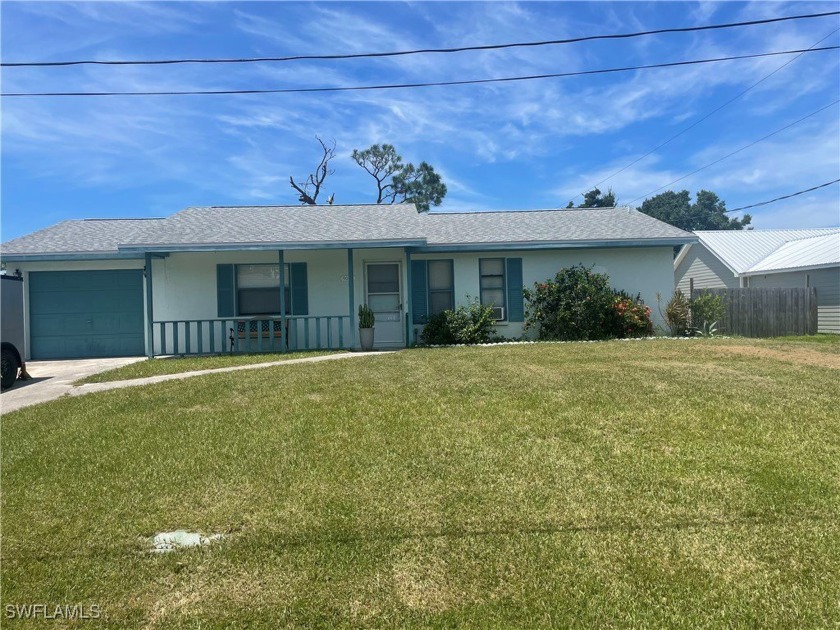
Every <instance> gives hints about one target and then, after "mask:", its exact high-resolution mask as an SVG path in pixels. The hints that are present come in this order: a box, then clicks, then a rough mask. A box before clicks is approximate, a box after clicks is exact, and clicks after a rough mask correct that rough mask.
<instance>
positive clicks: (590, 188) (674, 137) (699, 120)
mask: <svg viewBox="0 0 840 630" xmlns="http://www.w3.org/2000/svg"><path fill="white" fill-rule="evenodd" d="M837 31H840V28H836V29H834V30H833V31H831V32H830V33H829V34H828V35H826V36H825V37H823V38H822V39H820V40H819V41H817V42H814V44H812V45H811V48H809V49H808V50H811V49H813V48H816V46H818V45H819V44H821V43H822V42H824V41H825V40H827V39H828V38H829V37H831V36H832V35H834V34H835V33H836V32H837ZM804 54H805V53H804V52H801V53H799V54H798V55H796V57H794V58H793V59H790V60H788V61H786V62H785V63H783V64H782V65H781V66H779V67H778V68H776V69H775V70H773V72H771V73H770V74H768V75H765V76H764V77H762V78H761V79H759V80H758V81H756V82H755V83H753V84H752V85H751V86H749V87H748V88H747V89H746V90H744V91H743V92H740V93H739V94H736V95H735V96H734V97H732V98H731V99H729V100H728V101H726V102H725V103H724V104H723V105H721V106H720V107H717V108H716V109H713V110H712V111H710V112H709V113H708V114H706V115H705V116H703V117H702V118H698V119H697V120H695V121H694V122H693V123H692V124H690V125H689V126H688V127H685V128H684V129H682V130H681V131H679V132H677V133H675V134H674V135H673V136H671V137H670V138H668V139H667V140H665V141H664V142H661V143H660V144H658V145H656V146H655V147H653V148H652V149H651V150H650V151H648V152H647V153H645V154H644V155H642V156H641V157H638V158H636V159H635V160H633V161H632V162H630V163H629V164H627V165H626V166H623V167H622V168H620V169H618V170H617V171H616V172H615V173H613V174H612V175H610V176H609V177H605V178H604V179H602V180H601V181H600V182H598V183H596V184H595V185H593V186H590V187H589V188H588V189H587V190H592V189H593V188H597V187H598V186H600V185H601V184H603V183H604V182H607V181H609V180H611V179H612V178H613V177H615V176H616V175H619V174H621V173H623V172H624V171H626V170H627V169H628V168H630V167H631V166H634V165H636V164H638V163H639V162H641V161H642V160H644V159H645V158H646V157H648V156H649V155H652V154H653V153H656V152H657V151H658V150H659V149H661V148H662V147H664V146H665V145H667V144H670V143H671V142H672V141H674V140H676V139H677V138H679V137H680V136H681V135H683V134H684V133H686V132H687V131H690V130H691V129H693V128H694V127H696V126H697V125H699V124H700V123H701V122H703V121H704V120H707V119H708V118H711V117H712V116H713V115H714V114H716V113H718V112H719V111H720V110H722V109H724V108H725V107H728V106H729V105H731V104H732V103H734V102H735V101H737V100H738V99H739V98H741V97H742V96H743V95H744V94H746V93H747V92H749V91H750V90H752V89H753V88H755V87H757V86H758V85H760V84H761V83H764V81H766V80H767V79H769V78H770V77H772V76H773V75H774V74H776V73H777V72H779V71H780V70H782V69H783V68H786V67H787V66H789V65H790V64H792V63H793V62H794V61H796V60H797V59H799V58H800V57H801V56H802V55H804ZM583 195H584V193H578V194H577V195H575V198H577V197H582V196H583Z"/></svg>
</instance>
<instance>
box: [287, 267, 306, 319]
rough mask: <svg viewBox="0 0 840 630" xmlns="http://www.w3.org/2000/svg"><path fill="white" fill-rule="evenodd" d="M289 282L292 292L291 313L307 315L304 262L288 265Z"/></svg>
mask: <svg viewBox="0 0 840 630" xmlns="http://www.w3.org/2000/svg"><path fill="white" fill-rule="evenodd" d="M289 282H290V283H291V285H292V286H291V293H292V315H309V285H308V283H307V280H306V263H302V262H298V263H292V264H291V265H289Z"/></svg>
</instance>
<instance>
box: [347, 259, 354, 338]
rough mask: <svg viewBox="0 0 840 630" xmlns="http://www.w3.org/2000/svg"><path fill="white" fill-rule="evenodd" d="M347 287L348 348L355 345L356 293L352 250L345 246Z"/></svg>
mask: <svg viewBox="0 0 840 630" xmlns="http://www.w3.org/2000/svg"><path fill="white" fill-rule="evenodd" d="M347 287H348V289H347V290H348V297H349V305H350V348H351V349H353V348H355V347H356V319H355V318H356V294H355V289H354V288H353V250H352V249H351V248H349V247H348V248H347Z"/></svg>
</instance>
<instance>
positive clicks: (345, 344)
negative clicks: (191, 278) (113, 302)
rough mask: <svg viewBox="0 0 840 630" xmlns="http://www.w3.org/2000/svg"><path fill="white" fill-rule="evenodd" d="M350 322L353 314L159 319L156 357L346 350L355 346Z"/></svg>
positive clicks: (155, 322)
mask: <svg viewBox="0 0 840 630" xmlns="http://www.w3.org/2000/svg"><path fill="white" fill-rule="evenodd" d="M350 326H351V322H350V317H349V316H348V315H290V316H287V317H280V316H279V315H278V316H274V317H224V318H214V319H179V320H158V321H154V322H152V330H153V334H154V344H153V348H154V350H153V356H160V355H189V354H220V353H253V352H290V351H295V350H343V349H347V348H350V347H352V345H353V334H352V332H353V331H352V329H351V328H350Z"/></svg>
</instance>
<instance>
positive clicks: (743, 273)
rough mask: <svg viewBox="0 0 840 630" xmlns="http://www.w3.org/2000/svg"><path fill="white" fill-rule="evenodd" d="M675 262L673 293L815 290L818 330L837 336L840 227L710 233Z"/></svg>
mask: <svg viewBox="0 0 840 630" xmlns="http://www.w3.org/2000/svg"><path fill="white" fill-rule="evenodd" d="M695 234H696V235H697V237H698V238H699V239H700V242H699V243H695V244H688V245H685V246H683V248H682V249H681V250H680V253H679V255H678V256H677V258H676V259H675V260H674V274H675V281H676V285H677V288H678V289H680V290H681V291H682V292H683V293H685V294H686V295H689V294H690V292H691V290H692V289H717V288H730V289H734V288H739V287H742V288H743V287H754V288H759V287H786V288H791V287H814V288H815V289H816V290H817V330H818V331H819V332H833V333H840V228H819V229H812V230H710V231H699V232H695Z"/></svg>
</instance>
